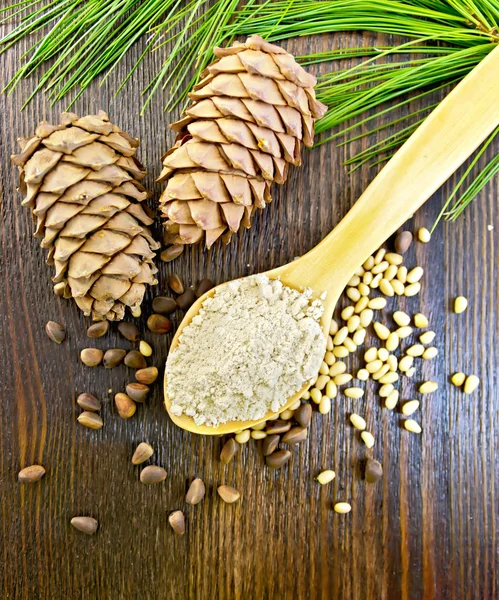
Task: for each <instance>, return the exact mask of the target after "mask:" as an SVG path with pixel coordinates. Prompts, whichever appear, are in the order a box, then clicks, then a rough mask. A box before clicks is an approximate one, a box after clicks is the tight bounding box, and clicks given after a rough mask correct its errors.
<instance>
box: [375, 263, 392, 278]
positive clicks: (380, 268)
mask: <svg viewBox="0 0 499 600" xmlns="http://www.w3.org/2000/svg"><path fill="white" fill-rule="evenodd" d="M389 266H390V265H389V263H388V262H387V261H386V260H383V261H381V262H380V263H378V264H377V265H375V266H374V267H373V268H372V269H371V273H372V274H373V275H379V274H380V273H384V272H385V271H386V270H387V269H388V267H389Z"/></svg>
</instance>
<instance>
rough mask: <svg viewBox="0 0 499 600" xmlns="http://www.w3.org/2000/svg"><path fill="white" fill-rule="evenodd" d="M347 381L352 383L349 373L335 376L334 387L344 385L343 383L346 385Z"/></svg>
mask: <svg viewBox="0 0 499 600" xmlns="http://www.w3.org/2000/svg"><path fill="white" fill-rule="evenodd" d="M349 381H352V376H351V375H350V373H341V374H340V375H335V377H334V383H335V384H336V385H345V383H348V382H349Z"/></svg>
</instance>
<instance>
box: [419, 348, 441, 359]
mask: <svg viewBox="0 0 499 600" xmlns="http://www.w3.org/2000/svg"><path fill="white" fill-rule="evenodd" d="M437 354H438V348H435V346H430V347H429V348H426V350H425V351H424V352H423V356H422V358H424V360H431V359H432V358H435V356H437Z"/></svg>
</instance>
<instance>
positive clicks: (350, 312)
mask: <svg viewBox="0 0 499 600" xmlns="http://www.w3.org/2000/svg"><path fill="white" fill-rule="evenodd" d="M353 311H354V308H353V306H347V307H346V308H344V309H343V310H342V311H341V318H342V319H343V320H344V321H348V319H349V318H350V317H351V316H352V315H353Z"/></svg>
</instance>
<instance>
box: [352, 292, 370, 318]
mask: <svg viewBox="0 0 499 600" xmlns="http://www.w3.org/2000/svg"><path fill="white" fill-rule="evenodd" d="M368 304H369V298H368V297H367V296H362V298H360V300H359V301H358V302H356V304H355V308H354V312H355V314H360V313H361V312H362V311H363V310H364V309H365V308H366V307H367V305H368Z"/></svg>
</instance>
